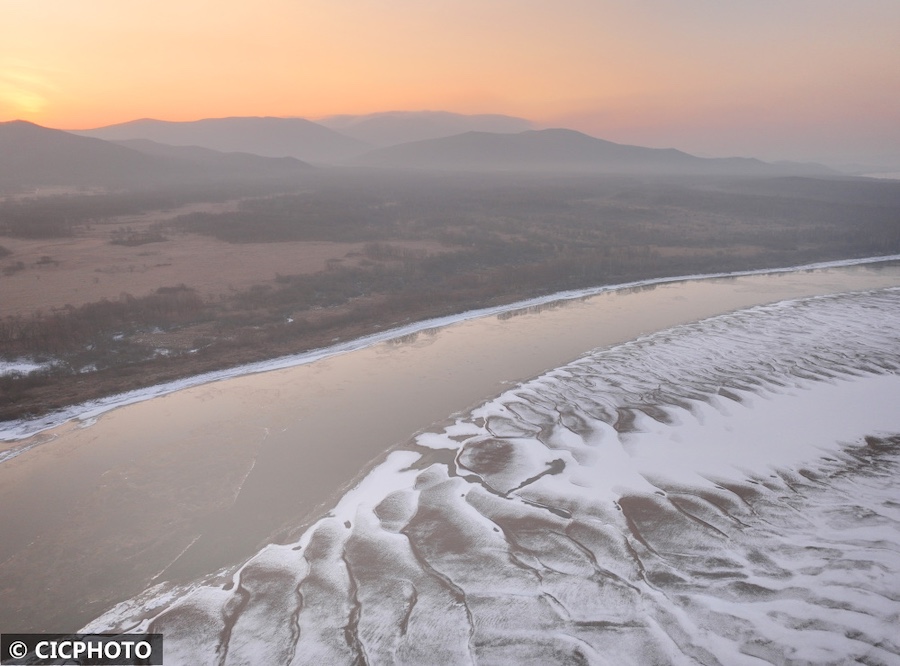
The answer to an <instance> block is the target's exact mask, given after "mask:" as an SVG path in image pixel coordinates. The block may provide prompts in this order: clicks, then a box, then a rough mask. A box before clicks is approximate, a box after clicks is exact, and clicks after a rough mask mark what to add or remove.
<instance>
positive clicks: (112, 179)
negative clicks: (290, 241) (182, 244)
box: [0, 120, 310, 190]
mask: <svg viewBox="0 0 900 666" xmlns="http://www.w3.org/2000/svg"><path fill="white" fill-rule="evenodd" d="M148 144H149V142H148ZM140 148H142V149H140V150H136V149H135V147H134V146H125V145H117V144H114V143H111V142H109V141H103V140H101V139H94V138H90V137H84V136H76V135H74V134H71V133H69V132H64V131H62V130H56V129H50V128H47V127H41V126H40V125H35V124H33V123H29V122H25V121H22V120H16V121H12V122H6V123H0V190H2V189H7V190H8V189H14V188H21V187H40V186H51V185H53V186H73V187H107V188H124V187H144V186H152V185H162V184H173V183H178V184H189V183H209V182H212V181H216V180H220V179H255V178H260V177H264V178H268V177H271V176H273V175H277V176H288V177H289V176H291V175H294V174H297V173H301V172H303V171H305V170H307V169H309V168H310V167H309V165H307V164H304V163H303V162H300V161H298V160H272V159H269V158H261V157H256V156H252V155H237V156H234V155H223V154H221V153H214V152H213V151H207V152H206V153H203V154H200V153H198V152H196V150H192V149H186V151H190V152H182V153H178V152H177V151H178V150H180V149H173V148H171V147H161V146H152V145H147V144H141V145H140ZM197 150H199V149H197Z"/></svg>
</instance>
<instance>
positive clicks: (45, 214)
mask: <svg viewBox="0 0 900 666" xmlns="http://www.w3.org/2000/svg"><path fill="white" fill-rule="evenodd" d="M896 252H900V185H898V184H895V183H882V182H875V181H869V180H865V179H855V180H849V179H848V180H818V179H802V178H777V179H773V178H767V179H735V178H727V179H726V178H720V179H714V178H703V179H700V178H678V179H674V178H670V179H663V178H649V177H645V178H638V177H625V176H593V177H586V176H556V177H548V176H534V175H521V174H520V175H505V174H496V175H493V176H484V175H481V176H474V175H462V174H459V175H449V174H415V173H401V172H392V171H375V170H373V171H368V170H330V171H329V170H322V171H320V172H318V173H315V174H310V175H308V176H305V177H304V179H303V181H302V182H301V183H299V184H298V186H297V187H296V188H295V189H293V190H291V191H283V192H280V193H277V194H273V193H271V192H266V193H254V192H237V193H235V192H232V193H229V192H221V191H218V192H214V193H209V194H208V195H204V194H203V193H194V194H193V195H192V196H185V195H184V193H176V194H172V193H167V192H144V193H97V192H91V193H78V192H75V193H66V194H51V195H48V196H36V197H17V198H16V199H11V198H10V199H7V200H6V201H3V202H0V303H2V320H0V360H15V359H30V360H33V361H36V362H45V363H47V366H46V367H45V369H44V370H42V371H39V372H36V373H32V374H30V375H27V376H15V375H13V376H10V375H7V376H5V377H2V378H0V418H2V419H10V418H19V417H23V416H29V415H37V414H40V413H44V412H47V411H49V410H53V409H56V408H59V407H61V406H64V405H67V404H73V403H76V402H79V401H83V400H85V399H89V398H94V397H99V396H102V395H108V394H111V393H115V392H119V391H123V390H127V389H130V388H136V387H138V386H142V385H148V384H151V383H156V382H160V381H164V380H168V379H173V378H176V377H179V376H185V375H189V374H194V373H197V372H202V371H205V370H210V369H215V368H221V367H227V366H231V365H236V364H239V363H244V362H248V361H253V360H260V359H263V358H267V357H273V356H277V355H281V354H287V353H292V352H297V351H301V350H304V349H311V348H315V347H320V346H324V345H327V344H329V343H330V342H333V341H334V340H338V339H348V338H351V337H355V336H358V335H361V334H364V333H367V332H371V331H374V330H378V329H380V328H386V327H390V326H393V325H396V324H398V323H401V322H404V321H408V320H412V319H421V318H425V317H429V316H435V315H440V314H448V313H451V312H458V311H462V310H466V309H471V308H475V307H481V306H485V305H489V304H496V303H500V302H510V301H513V300H517V299H520V298H524V297H528V296H534V295H538V294H543V293H551V292H553V291H557V290H560V289H566V288H575V287H584V286H591V285H599V284H612V283H616V282H624V281H628V280H634V279H640V278H649V277H658V276H663V275H681V274H690V273H699V272H712V271H731V270H745V269H753V268H765V267H774V266H787V265H798V264H803V263H807V262H812V261H819V260H828V259H838V258H849V257H858V256H875V255H885V254H892V253H896Z"/></svg>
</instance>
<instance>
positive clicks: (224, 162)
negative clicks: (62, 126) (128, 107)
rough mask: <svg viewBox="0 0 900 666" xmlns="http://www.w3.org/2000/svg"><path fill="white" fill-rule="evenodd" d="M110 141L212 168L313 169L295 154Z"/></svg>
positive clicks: (275, 171)
mask: <svg viewBox="0 0 900 666" xmlns="http://www.w3.org/2000/svg"><path fill="white" fill-rule="evenodd" d="M109 143H112V144H115V145H118V146H124V147H125V148H130V149H131V150H136V151H138V152H140V153H144V154H146V155H155V156H157V157H164V158H167V159H175V160H180V161H184V162H190V163H192V164H197V165H201V166H204V167H207V168H211V169H219V170H223V169H231V170H236V171H237V170H246V171H255V172H259V173H266V172H272V173H283V172H285V171H305V170H309V169H312V168H313V167H311V166H310V165H309V164H307V163H306V162H303V161H301V160H298V159H297V158H295V157H262V156H260V155H254V154H252V153H223V152H220V151H218V150H213V149H211V148H200V147H199V146H170V145H168V144H165V143H157V142H156V141H150V140H149V139H126V140H124V141H110V142H109Z"/></svg>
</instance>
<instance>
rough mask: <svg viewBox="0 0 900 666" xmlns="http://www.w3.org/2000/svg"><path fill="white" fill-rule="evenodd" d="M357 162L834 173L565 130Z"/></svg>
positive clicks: (460, 139) (408, 147)
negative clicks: (705, 155) (704, 155)
mask: <svg viewBox="0 0 900 666" xmlns="http://www.w3.org/2000/svg"><path fill="white" fill-rule="evenodd" d="M359 162H360V163H361V164H366V165H369V166H383V167H395V168H417V169H444V170H454V171H469V170H474V171H498V170H500V171H563V172H596V173H648V174H649V173H654V174H663V173H665V174H691V175H703V174H709V175H714V174H733V175H799V174H804V175H817V176H836V175H839V174H838V173H837V172H835V171H832V170H831V169H828V168H827V167H824V166H820V165H810V164H799V163H784V162H782V163H779V164H769V163H766V162H762V161H761V160H757V159H755V158H744V157H727V158H702V157H696V156H694V155H690V154H688V153H685V152H682V151H680V150H676V149H674V148H663V149H660V148H644V147H641V146H629V145H625V144H618V143H613V142H611V141H605V140H603V139H597V138H594V137H592V136H588V135H587V134H583V133H581V132H577V131H575V130H569V129H545V130H528V131H525V132H520V133H517V134H496V133H488V132H466V133H464V134H459V135H456V136H451V137H444V138H440V139H430V140H425V141H415V142H411V143H406V144H400V145H396V146H389V147H386V148H379V149H376V150H373V151H371V152H369V153H367V154H366V155H364V156H362V157H361V158H360V159H359Z"/></svg>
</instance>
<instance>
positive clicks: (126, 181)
mask: <svg viewBox="0 0 900 666" xmlns="http://www.w3.org/2000/svg"><path fill="white" fill-rule="evenodd" d="M322 123H325V124H318V123H315V122H312V121H309V120H304V119H302V118H212V119H206V120H198V121H192V122H169V121H160V120H136V121H133V122H129V123H122V124H118V125H110V126H108V127H101V128H97V129H93V130H82V131H77V132H66V131H62V130H56V129H50V128H45V127H40V126H38V125H34V124H32V123H28V122H25V121H12V122H7V123H0V190H3V189H6V190H9V189H11V188H16V187H19V188H21V187H34V186H46V185H66V186H100V187H107V188H121V187H134V186H137V185H147V184H164V183H172V182H179V183H182V184H183V183H186V182H198V183H199V182H210V181H215V180H217V179H218V180H221V179H241V178H243V179H258V178H273V177H277V178H295V177H296V176H297V175H298V174H302V173H303V172H305V171H308V170H309V169H310V168H311V167H310V165H309V164H308V163H310V162H311V163H313V164H319V165H342V166H356V167H368V168H373V167H374V168H382V169H385V168H387V169H406V170H439V171H470V172H491V171H504V172H543V173H595V174H596V173H622V174H669V175H672V174H682V175H735V176H738V175H740V176H784V175H804V176H813V177H828V176H838V175H840V174H838V173H837V172H835V171H832V170H831V169H828V168H826V167H824V166H821V165H816V164H800V163H776V164H771V163H767V162H762V161H760V160H756V159H752V158H737V157H732V158H701V157H696V156H694V155H690V154H688V153H685V152H682V151H679V150H675V149H657V148H644V147H641V146H629V145H623V144H617V143H613V142H610V141H604V140H602V139H598V138H595V137H592V136H588V135H587V134H583V133H581V132H577V131H574V130H569V129H542V130H535V129H524V130H523V129H522V128H523V127H525V128H528V127H530V126H531V124H530V123H529V121H527V120H524V119H522V118H513V117H510V116H495V115H478V116H465V115H461V114H452V113H444V112H417V113H405V112H393V113H385V114H372V115H368V116H333V117H331V118H326V119H324V120H323V121H322ZM326 125H329V126H326ZM473 128H481V129H473ZM484 128H489V129H490V131H485V129H484ZM415 137H420V138H415ZM421 137H425V138H421ZM391 142H394V143H391ZM378 146H380V147H378Z"/></svg>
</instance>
